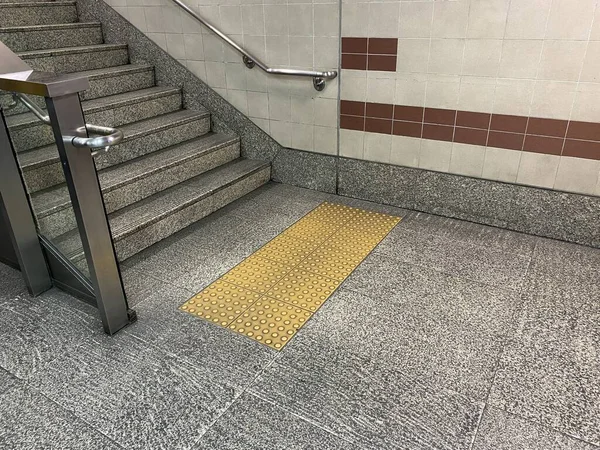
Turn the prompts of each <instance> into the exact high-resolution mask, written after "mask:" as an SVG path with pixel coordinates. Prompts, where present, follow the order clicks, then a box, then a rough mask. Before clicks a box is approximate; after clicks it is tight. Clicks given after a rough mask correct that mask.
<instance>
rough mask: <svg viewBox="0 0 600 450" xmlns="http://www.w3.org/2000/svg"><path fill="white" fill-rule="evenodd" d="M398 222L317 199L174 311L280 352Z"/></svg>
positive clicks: (381, 215)
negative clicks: (307, 210) (302, 214)
mask: <svg viewBox="0 0 600 450" xmlns="http://www.w3.org/2000/svg"><path fill="white" fill-rule="evenodd" d="M400 220H401V219H400V218H399V217H394V216H389V215H386V214H380V213H374V212H369V211H365V210H362V209H358V208H353V207H349V206H345V205H337V204H333V203H328V202H324V203H322V204H321V205H319V206H318V207H317V208H315V209H314V210H313V211H311V212H310V213H308V214H307V215H306V216H305V217H303V218H302V219H300V220H299V221H298V222H296V223H295V224H294V225H292V226H291V227H290V228H288V229H287V230H285V231H284V232H283V233H281V234H280V235H279V236H277V237H276V238H275V239H273V240H272V241H271V242H269V243H267V244H266V245H265V246H264V247H262V248H261V249H259V250H258V251H257V252H255V253H254V255H252V256H250V257H249V258H247V259H246V260H245V261H243V262H242V263H241V264H239V265H238V266H236V267H234V268H233V269H232V270H230V271H229V272H228V273H226V274H225V275H223V277H221V279H219V280H218V281H216V282H214V283H213V284H211V285H210V286H209V287H207V288H206V289H205V290H204V291H202V292H200V293H199V294H198V295H196V296H195V297H194V298H192V299H190V300H188V301H187V302H186V303H185V304H183V305H182V306H181V309H182V310H184V311H186V312H188V313H190V314H193V315H195V316H197V317H202V318H204V319H206V320H209V321H210V322H212V323H215V324H218V325H221V326H224V327H228V328H230V329H231V330H234V331H236V332H237V333H240V334H243V335H244V336H246V337H249V338H251V339H254V340H256V341H257V342H260V343H262V344H264V345H268V346H269V347H271V348H274V349H276V350H281V349H282V348H283V347H284V346H285V345H286V343H287V342H289V340H290V339H291V338H292V337H293V336H294V335H295V333H296V332H297V331H298V330H299V329H300V328H301V327H302V325H304V323H306V321H307V320H308V319H309V318H310V317H311V316H312V312H314V311H317V310H318V309H319V308H320V307H321V306H322V305H323V303H325V301H326V300H327V299H328V298H329V297H330V296H331V294H332V293H333V292H334V291H335V290H336V289H337V287H338V286H339V284H340V283H341V282H342V281H343V280H344V279H345V278H346V277H348V276H349V275H350V274H351V273H352V271H353V270H354V269H356V267H357V266H358V265H359V264H360V263H361V261H362V260H363V258H365V257H366V255H367V254H369V252H371V251H372V250H373V249H374V248H375V246H377V244H379V242H381V240H382V239H383V238H384V237H385V236H386V235H387V234H388V233H389V232H390V231H391V230H392V229H393V228H394V227H395V226H396V225H397V224H398V222H399V221H400Z"/></svg>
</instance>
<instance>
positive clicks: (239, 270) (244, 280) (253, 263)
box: [222, 255, 292, 293]
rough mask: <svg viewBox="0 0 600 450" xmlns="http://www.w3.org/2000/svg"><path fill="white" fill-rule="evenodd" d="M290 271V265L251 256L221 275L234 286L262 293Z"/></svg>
mask: <svg viewBox="0 0 600 450" xmlns="http://www.w3.org/2000/svg"><path fill="white" fill-rule="evenodd" d="M290 270H292V266H290V265H287V264H284V263H280V262H276V261H271V260H267V259H264V258H259V257H257V256H254V255H253V256H250V257H249V258H247V259H246V260H245V261H243V262H242V263H241V264H238V265H237V266H236V267H234V268H233V269H231V270H230V271H229V272H227V273H226V274H225V275H223V277H222V279H223V280H224V281H227V282H229V283H232V284H235V285H236V286H240V287H243V288H246V289H250V290H252V291H254V292H258V293H264V292H266V291H267V290H269V289H270V288H271V287H272V286H273V285H274V284H275V283H277V282H278V281H279V280H281V279H282V278H283V277H284V276H285V274H286V273H288V272H289V271H290Z"/></svg>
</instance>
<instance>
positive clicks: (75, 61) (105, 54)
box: [23, 48, 129, 95]
mask: <svg viewBox="0 0 600 450" xmlns="http://www.w3.org/2000/svg"><path fill="white" fill-rule="evenodd" d="M23 60H24V61H25V62H26V63H27V64H29V65H30V66H31V67H32V68H33V69H35V70H39V71H42V72H56V73H71V72H80V71H83V70H93V69H103V68H106V67H113V66H122V65H124V64H127V63H128V62H129V54H128V53H127V49H126V48H118V49H111V50H103V51H91V52H86V53H68V54H64V55H50V56H34V57H31V56H30V55H24V57H23ZM105 95H106V94H105Z"/></svg>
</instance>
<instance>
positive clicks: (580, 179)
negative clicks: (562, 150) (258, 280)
mask: <svg viewBox="0 0 600 450" xmlns="http://www.w3.org/2000/svg"><path fill="white" fill-rule="evenodd" d="M599 176H600V161H595V160H591V159H583V158H571V157H568V156H561V157H560V162H559V164H558V171H557V174H556V181H555V183H554V189H558V190H561V191H569V192H577V193H582V194H589V195H595V191H596V186H597V184H598V177H599Z"/></svg>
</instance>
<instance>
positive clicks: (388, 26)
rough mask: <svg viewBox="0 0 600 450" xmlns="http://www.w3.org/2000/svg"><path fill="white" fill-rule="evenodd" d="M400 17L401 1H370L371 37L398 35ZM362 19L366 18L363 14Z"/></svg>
mask: <svg viewBox="0 0 600 450" xmlns="http://www.w3.org/2000/svg"><path fill="white" fill-rule="evenodd" d="M399 18H400V4H399V3H369V14H368V16H367V20H368V24H369V25H368V26H369V32H368V36H369V37H386V38H389V37H396V36H397V34H398V21H399ZM362 20H363V21H364V20H365V17H364V16H363V18H362Z"/></svg>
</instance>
